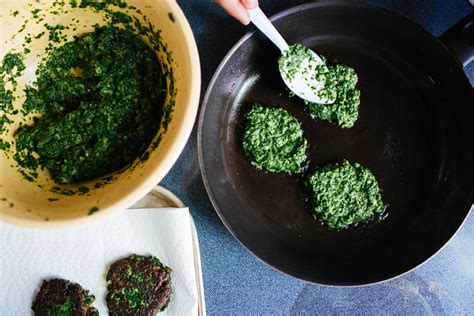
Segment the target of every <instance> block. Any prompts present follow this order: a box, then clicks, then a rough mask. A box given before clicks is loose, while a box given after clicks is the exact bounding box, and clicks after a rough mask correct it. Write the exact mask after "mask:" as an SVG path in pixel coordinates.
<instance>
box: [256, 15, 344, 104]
mask: <svg viewBox="0 0 474 316" xmlns="http://www.w3.org/2000/svg"><path fill="white" fill-rule="evenodd" d="M247 11H248V13H249V17H250V21H252V23H253V24H255V26H256V27H257V28H258V29H259V30H260V31H261V32H262V33H263V34H265V35H266V36H267V37H268V38H269V39H270V40H271V41H272V42H273V43H274V44H275V45H276V46H277V47H278V48H279V49H280V51H281V53H282V55H284V56H286V58H285V62H286V64H296V65H298V67H296V69H297V70H296V71H294V69H293V71H292V73H291V76H288V73H287V72H286V71H285V66H284V65H285V64H283V65H282V64H280V67H279V69H280V75H281V77H282V79H283V81H284V82H285V84H286V85H287V86H288V88H290V90H291V91H292V92H293V93H294V94H296V95H297V96H299V97H300V98H302V99H304V100H307V101H309V102H314V103H320V104H330V103H334V101H335V99H336V97H335V96H336V93H335V92H334V91H333V93H330V95H331V96H328V94H327V93H321V91H322V90H324V89H325V87H326V76H324V75H323V76H320V75H319V76H318V74H320V73H323V74H327V73H328V72H329V70H328V68H327V66H326V64H325V62H324V61H323V60H322V59H321V57H319V56H318V54H316V53H315V52H314V51H312V50H310V49H308V52H309V54H307V56H306V57H305V58H301V56H295V55H293V54H291V53H289V52H290V51H289V50H290V47H289V46H288V44H287V43H286V41H285V40H284V39H283V37H282V36H281V34H280V33H279V32H278V31H277V29H276V28H275V27H274V26H273V24H272V23H271V22H270V20H269V19H268V18H267V17H266V15H265V13H263V12H262V10H261V9H260V8H259V7H256V8H255V9H251V10H247ZM323 92H324V91H323Z"/></svg>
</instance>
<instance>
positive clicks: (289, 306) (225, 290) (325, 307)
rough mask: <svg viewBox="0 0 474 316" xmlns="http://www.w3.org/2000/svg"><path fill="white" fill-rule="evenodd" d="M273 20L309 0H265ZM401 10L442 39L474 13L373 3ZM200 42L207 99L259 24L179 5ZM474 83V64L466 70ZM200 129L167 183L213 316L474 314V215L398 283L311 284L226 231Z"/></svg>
mask: <svg viewBox="0 0 474 316" xmlns="http://www.w3.org/2000/svg"><path fill="white" fill-rule="evenodd" d="M260 2H261V6H262V8H263V10H264V11H265V12H266V13H267V14H268V15H273V14H275V13H277V12H279V11H282V10H284V9H286V8H289V7H292V6H295V5H298V4H301V3H303V2H307V1H301V0H278V1H276V0H261V1H260ZM368 2H370V3H373V4H377V5H380V6H384V7H387V8H390V9H392V10H395V11H398V12H400V13H402V14H404V15H407V16H409V17H410V18H412V19H413V20H415V21H417V22H418V23H420V24H421V25H423V26H424V27H425V28H427V29H428V30H429V31H431V32H432V33H433V34H434V35H436V36H438V35H440V34H441V33H442V32H444V31H445V30H446V29H448V28H449V27H450V26H451V25H453V24H454V23H455V22H457V21H458V20H460V19H461V18H462V17H464V16H465V15H467V14H468V13H470V12H472V11H473V8H472V6H471V5H470V4H469V1H468V0H372V1H368ZM179 3H180V5H181V7H182V9H183V11H184V13H185V14H186V16H187V17H188V19H189V21H190V24H191V27H192V29H193V31H194V36H195V38H196V42H197V44H198V48H199V52H200V58H201V67H202V79H203V80H202V95H201V98H202V96H203V95H204V93H205V91H206V88H207V85H208V83H209V81H210V79H211V77H212V74H213V73H214V71H215V69H216V68H217V66H218V64H219V63H220V61H221V59H222V58H223V57H224V55H225V54H226V52H227V51H228V50H229V49H230V48H231V47H232V46H233V45H234V44H235V43H236V42H237V40H238V39H239V38H240V37H241V36H243V35H244V33H246V32H247V31H248V30H249V29H250V28H251V27H244V26H241V25H239V24H238V23H237V22H234V21H233V20H232V19H230V18H228V17H227V16H226V15H225V14H224V13H223V11H221V10H220V8H218V7H217V6H216V5H214V4H213V3H212V2H211V1H204V0H181V1H179ZM466 71H467V73H468V75H469V78H470V80H471V83H474V63H471V65H469V67H467V69H466ZM196 127H197V124H196V126H195V128H194V131H193V134H192V135H191V138H190V139H189V141H188V144H187V146H186V148H185V150H184V151H183V153H182V155H181V157H180V159H179V160H178V162H177V163H176V165H175V166H174V167H173V169H172V170H171V172H170V173H169V174H168V176H167V177H166V178H165V179H164V180H163V181H162V183H161V184H162V185H163V186H165V187H167V188H169V189H170V190H172V191H173V192H175V193H176V194H177V195H178V196H179V197H180V198H181V199H182V200H183V201H184V203H185V204H186V205H188V206H189V207H190V209H191V213H192V215H193V217H194V220H195V222H196V225H197V229H198V234H199V238H200V246H201V255H202V270H203V275H204V288H205V295H206V304H207V312H208V314H209V315H223V314H225V315H229V314H240V315H243V314H244V315H248V314H293V315H294V314H297V315H300V314H316V313H320V314H349V315H359V314H397V315H420V314H436V315H440V314H442V315H445V314H451V315H463V314H466V315H467V314H474V214H472V213H473V211H472V210H471V214H470V216H469V217H468V219H467V220H466V222H465V223H464V225H463V227H461V229H460V230H459V231H458V233H457V234H456V235H455V236H454V237H453V238H452V239H451V240H450V242H449V243H448V244H447V246H446V247H444V248H443V249H442V250H441V251H440V252H439V253H438V254H437V255H435V256H434V257H433V258H432V259H430V260H429V261H428V262H426V263H425V264H424V265H422V266H420V267H418V268H417V269H415V270H414V271H411V272H409V273H408V274H405V275H403V276H401V277H399V278H396V279H394V280H391V281H388V282H385V283H382V284H378V285H373V286H366V287H359V288H337V287H328V286H320V285H314V284H309V283H305V282H303V281H300V280H297V279H294V278H292V277H290V276H287V275H285V274H282V273H280V272H278V271H276V270H274V269H272V268H271V267H269V266H267V265H266V264H264V263H263V262H261V261H260V260H259V259H257V258H255V257H254V256H253V255H251V254H250V253H249V252H247V251H246V250H245V249H244V248H243V247H242V246H241V245H240V244H239V243H238V242H237V241H236V240H235V239H234V238H233V237H232V236H231V235H230V233H229V232H228V231H227V230H226V228H225V227H224V225H223V224H222V223H221V221H220V219H219V218H218V216H217V214H216V212H215V211H214V209H213V207H212V205H211V203H210V201H209V199H208V197H207V194H206V190H205V188H204V185H203V182H202V178H201V174H200V171H199V164H198V159H197V148H196Z"/></svg>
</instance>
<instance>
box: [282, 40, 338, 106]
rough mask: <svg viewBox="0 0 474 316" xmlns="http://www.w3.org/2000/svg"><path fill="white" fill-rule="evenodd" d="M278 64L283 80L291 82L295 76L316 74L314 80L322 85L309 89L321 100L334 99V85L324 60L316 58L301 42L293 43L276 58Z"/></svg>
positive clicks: (304, 76) (303, 76) (305, 76)
mask: <svg viewBox="0 0 474 316" xmlns="http://www.w3.org/2000/svg"><path fill="white" fill-rule="evenodd" d="M278 66H279V69H280V72H281V74H282V76H283V77H284V78H285V80H287V81H289V82H291V81H293V80H294V79H295V77H296V76H301V77H302V78H307V74H308V73H310V72H314V73H315V74H316V76H315V78H314V81H315V82H318V83H321V84H322V87H319V86H311V90H312V91H314V92H316V95H317V96H318V97H319V98H320V99H321V100H326V101H329V100H335V99H336V87H335V86H334V84H332V82H331V79H332V77H331V75H330V72H329V69H328V67H326V65H325V61H324V60H322V61H320V60H316V57H315V56H314V53H313V52H312V51H311V50H310V49H308V48H307V47H305V46H303V45H301V44H294V45H291V46H290V47H289V49H288V50H287V51H285V52H283V54H281V56H280V58H279V59H278Z"/></svg>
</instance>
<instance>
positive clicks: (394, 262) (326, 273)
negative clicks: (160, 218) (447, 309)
mask: <svg viewBox="0 0 474 316" xmlns="http://www.w3.org/2000/svg"><path fill="white" fill-rule="evenodd" d="M272 20H273V22H274V24H275V26H276V28H277V29H278V30H280V31H281V33H282V35H283V37H284V38H286V39H287V40H288V42H289V43H290V44H291V43H302V44H304V45H306V46H308V47H310V48H312V49H314V50H315V51H317V52H318V53H320V54H322V55H324V56H327V57H328V58H329V60H330V61H332V62H338V63H344V64H347V65H350V66H351V67H354V68H355V69H356V71H357V73H358V75H359V83H358V87H359V89H360V90H361V93H362V102H361V105H360V115H359V119H358V121H357V122H356V124H355V126H354V127H353V128H351V129H341V128H339V127H337V126H336V125H334V124H331V123H328V122H326V121H321V120H313V119H311V118H310V116H309V114H308V113H307V112H306V111H305V109H304V105H303V102H302V101H301V100H299V99H298V98H289V97H288V90H287V89H286V88H285V86H284V84H283V82H282V80H281V79H280V76H279V73H278V67H277V58H278V56H279V51H278V49H277V48H276V47H274V46H273V44H272V43H271V42H270V41H268V40H267V39H266V38H264V37H263V35H261V34H260V33H258V32H252V33H249V34H247V35H246V36H244V38H242V39H241V40H240V41H239V42H238V43H237V44H236V45H235V46H234V48H233V49H232V50H231V51H230V52H229V53H228V55H227V56H226V57H225V58H224V60H223V61H222V63H221V65H220V66H219V68H218V69H217V71H216V73H215V75H214V78H213V79H212V81H211V83H210V85H209V88H208V90H207V94H206V96H205V98H204V103H203V106H202V110H201V116H200V122H199V132H198V146H199V159H200V164H201V170H202V174H203V177H204V182H205V185H206V188H207V190H208V193H209V196H210V198H211V200H212V203H213V205H214V207H215V208H216V210H217V212H218V214H219V216H220V217H221V219H222V221H223V222H224V224H225V225H226V226H227V228H228V229H229V230H230V232H231V233H232V234H233V235H234V236H235V237H236V238H237V239H238V240H239V241H240V242H241V243H242V244H243V245H244V246H245V247H247V249H248V250H250V251H251V252H252V253H254V254H255V255H256V256H258V257H259V258H261V259H262V260H264V261H265V262H267V263H269V264H270V265H272V266H273V267H275V268H277V269H279V270H281V271H283V272H286V273H288V274H290V275H293V276H296V277H298V278H301V279H304V280H308V281H312V282H317V283H324V284H333V285H359V284H367V283H372V282H377V281H381V280H385V279H388V278H391V277H394V276H397V275H399V274H402V273H404V272H406V271H408V270H410V269H412V268H414V267H416V266H417V265H419V264H421V263H422V262H423V261H425V260H427V259H428V258H429V257H431V256H432V255H433V254H434V253H435V252H436V251H438V250H439V249H440V248H441V247H442V246H443V245H444V244H445V243H446V242H447V241H448V240H449V239H450V238H451V236H453V234H454V233H455V232H456V230H457V229H458V228H459V227H460V225H461V224H462V222H463V220H464V219H465V217H466V215H467V214H468V212H469V209H470V207H471V203H472V200H473V199H472V198H473V188H474V183H473V181H474V169H473V163H474V159H473V158H474V146H473V145H474V142H473V141H472V136H473V132H472V125H471V124H472V122H473V119H474V93H473V89H472V87H471V85H470V83H469V81H468V79H467V77H466V75H465V73H464V72H463V68H462V64H461V63H460V61H459V60H458V59H457V58H460V59H462V60H461V62H466V63H467V61H468V59H469V58H472V57H473V47H472V44H473V38H474V36H473V32H474V23H473V22H472V21H473V20H474V16H473V15H471V16H470V17H468V18H467V19H465V20H464V21H462V24H459V25H457V26H456V27H455V28H453V29H452V30H451V31H450V32H448V33H447V34H446V35H445V40H446V41H447V42H449V43H450V45H451V46H452V47H454V51H455V52H456V54H457V57H456V56H455V55H453V54H452V53H451V52H450V50H449V49H448V48H447V47H446V46H445V45H444V44H443V43H442V42H441V41H440V40H439V39H437V38H435V37H434V36H433V35H431V34H430V33H429V32H427V31H426V30H424V29H423V28H421V27H420V26H419V25H417V24H416V23H414V22H413V21H411V20H409V19H407V18H405V17H403V16H400V15H398V14H396V13H394V12H391V11H388V10H385V9H382V8H379V7H375V6H371V5H366V4H360V3H347V2H339V1H337V2H336V1H330V2H318V3H310V4H307V5H302V6H299V7H295V8H292V9H290V10H286V11H284V12H282V13H280V14H278V15H276V16H275V17H274V18H273V19H272ZM469 21H471V23H470V24H469V23H468V22H469ZM467 24H469V25H470V26H467V27H466V28H463V26H466V25H467ZM461 40H465V42H462V41H461ZM469 41H470V42H469ZM469 44H470V45H471V46H469ZM253 102H260V103H262V104H266V105H269V106H274V107H281V108H284V109H286V110H288V111H289V112H290V113H291V114H293V115H294V116H296V117H297V118H298V119H299V120H300V121H301V122H302V127H303V130H304V134H305V137H306V138H307V139H308V141H309V144H310V148H309V150H308V156H309V161H310V163H309V169H308V171H307V172H312V171H314V170H315V169H316V168H318V167H320V166H321V165H322V164H324V163H327V162H332V161H337V160H340V159H342V158H346V159H349V160H351V161H355V162H358V163H360V164H362V165H364V166H366V167H368V168H370V169H371V170H372V171H373V172H374V174H375V176H376V177H377V179H378V181H379V184H380V186H381V188H382V190H383V191H382V196H383V200H384V202H385V203H386V204H388V214H389V215H388V218H386V219H385V220H384V221H381V222H377V221H372V222H369V223H367V224H365V225H360V226H357V227H354V228H350V229H347V230H341V231H336V230H333V229H329V228H327V227H326V226H324V225H322V224H321V223H320V222H319V221H317V220H315V219H314V218H313V216H312V215H311V213H310V210H309V203H308V201H307V196H308V195H307V192H306V191H305V187H304V185H303V182H302V177H299V176H290V175H287V174H282V173H279V174H274V173H268V172H265V171H257V170H255V168H254V167H253V166H252V165H251V164H250V163H249V161H248V160H247V158H246V156H245V155H244V153H243V152H242V147H241V136H242V132H243V126H244V114H245V113H246V112H247V111H248V109H249V107H250V106H251V105H252V103H253Z"/></svg>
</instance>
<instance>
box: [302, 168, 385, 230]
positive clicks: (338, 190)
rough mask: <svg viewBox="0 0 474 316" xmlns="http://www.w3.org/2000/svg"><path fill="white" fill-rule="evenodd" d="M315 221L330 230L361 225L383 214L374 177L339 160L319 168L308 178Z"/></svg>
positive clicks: (370, 173) (365, 170)
mask: <svg viewBox="0 0 474 316" xmlns="http://www.w3.org/2000/svg"><path fill="white" fill-rule="evenodd" d="M307 184H308V186H309V188H310V190H311V202H312V205H313V212H314V214H315V215H316V217H317V218H318V219H319V220H321V221H322V222H323V223H324V224H326V225H327V226H329V227H331V228H336V229H341V228H346V227H348V226H349V225H354V224H357V223H361V222H364V221H367V220H368V219H370V218H371V217H372V216H373V215H375V214H378V213H381V212H382V211H383V210H384V204H383V202H382V196H381V194H380V189H379V185H378V183H377V180H376V179H375V176H374V175H373V174H372V172H370V170H368V169H367V168H364V167H362V166H361V165H359V164H357V163H350V162H348V161H347V160H343V161H342V162H339V163H332V164H327V165H325V166H323V167H322V168H321V169H319V170H317V171H316V172H315V173H314V174H313V175H311V176H310V177H309V178H308V181H307Z"/></svg>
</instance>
